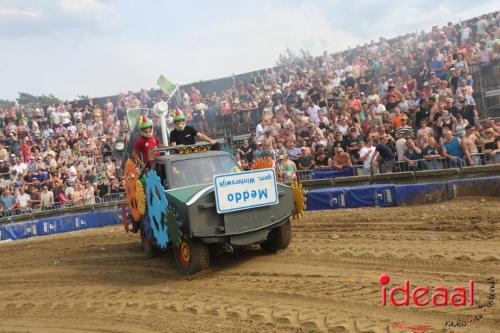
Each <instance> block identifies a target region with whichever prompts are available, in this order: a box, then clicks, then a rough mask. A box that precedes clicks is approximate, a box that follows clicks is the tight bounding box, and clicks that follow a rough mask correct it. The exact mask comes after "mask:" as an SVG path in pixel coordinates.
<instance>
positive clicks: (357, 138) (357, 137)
mask: <svg viewBox="0 0 500 333" xmlns="http://www.w3.org/2000/svg"><path fill="white" fill-rule="evenodd" d="M362 140H363V137H362V136H361V134H359V132H358V129H357V128H356V127H351V128H350V129H349V136H348V137H347V138H346V143H347V153H348V154H349V156H351V157H352V156H353V155H354V154H356V153H357V152H358V151H359V149H360V148H359V146H358V144H359V142H361V141H362Z"/></svg>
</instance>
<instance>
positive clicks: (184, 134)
mask: <svg viewBox="0 0 500 333" xmlns="http://www.w3.org/2000/svg"><path fill="white" fill-rule="evenodd" d="M172 118H173V120H174V127H175V128H174V129H173V130H172V131H171V132H170V145H171V146H177V145H194V144H195V143H196V139H195V137H197V138H199V139H200V140H203V141H206V142H209V143H210V144H212V145H213V144H215V143H216V141H215V140H212V139H210V138H209V137H208V136H206V135H205V134H203V133H201V132H198V131H197V130H196V129H195V128H194V127H191V126H186V117H185V116H184V113H183V112H182V111H181V110H178V109H177V110H175V111H174V113H173V115H172Z"/></svg>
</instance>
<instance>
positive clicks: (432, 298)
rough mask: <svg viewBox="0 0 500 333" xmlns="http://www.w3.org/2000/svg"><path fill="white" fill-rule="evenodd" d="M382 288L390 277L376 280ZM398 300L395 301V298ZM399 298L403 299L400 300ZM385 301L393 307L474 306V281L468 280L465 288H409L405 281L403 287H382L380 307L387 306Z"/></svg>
mask: <svg viewBox="0 0 500 333" xmlns="http://www.w3.org/2000/svg"><path fill="white" fill-rule="evenodd" d="M378 281H379V283H380V284H381V285H382V286H386V285H388V284H389V282H390V281H391V277H390V276H389V275H387V274H382V275H380V276H379V278H378ZM395 296H397V298H398V299H396V297H395ZM401 296H403V298H402V299H401ZM387 299H389V302H390V303H392V304H393V305H395V306H408V305H410V303H411V302H413V304H415V305H416V306H426V305H428V304H429V303H432V305H434V306H447V305H452V306H467V305H469V306H470V305H474V281H473V280H470V281H469V285H468V286H467V287H461V286H458V287H457V286H454V287H450V288H448V287H443V286H436V287H433V288H429V287H415V288H413V289H411V288H410V281H409V280H405V281H404V285H403V286H402V287H401V286H396V287H394V288H392V289H388V288H386V287H382V305H384V306H385V305H387Z"/></svg>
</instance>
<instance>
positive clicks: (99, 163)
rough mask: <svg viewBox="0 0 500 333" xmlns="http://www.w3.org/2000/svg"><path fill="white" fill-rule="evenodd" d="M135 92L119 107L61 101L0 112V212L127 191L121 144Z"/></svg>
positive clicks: (107, 197)
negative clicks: (117, 148)
mask: <svg viewBox="0 0 500 333" xmlns="http://www.w3.org/2000/svg"><path fill="white" fill-rule="evenodd" d="M138 101H140V97H137V96H135V95H134V94H132V93H131V92H130V93H129V94H127V95H124V96H121V97H120V99H119V103H118V105H117V106H115V105H113V103H112V102H111V100H108V101H107V102H106V103H105V104H104V105H98V104H96V103H94V102H93V100H92V99H90V100H88V101H86V102H85V103H78V102H77V101H74V102H61V103H58V104H52V105H49V106H46V107H42V106H40V105H30V104H28V105H24V106H15V107H13V108H10V109H0V191H1V194H0V212H1V213H2V215H3V216H11V215H16V214H20V213H21V214H22V213H26V212H32V211H36V210H50V209H54V208H58V207H61V206H79V205H86V204H93V203H96V202H100V201H103V200H104V201H107V200H113V199H117V198H118V197H119V196H121V194H122V193H123V192H124V180H123V170H122V169H121V158H122V155H121V154H120V153H119V152H116V151H115V144H116V143H117V141H120V140H123V139H124V136H125V131H126V130H127V126H126V122H125V110H126V108H127V107H129V106H130V105H134V106H137V105H140V104H141V102H138Z"/></svg>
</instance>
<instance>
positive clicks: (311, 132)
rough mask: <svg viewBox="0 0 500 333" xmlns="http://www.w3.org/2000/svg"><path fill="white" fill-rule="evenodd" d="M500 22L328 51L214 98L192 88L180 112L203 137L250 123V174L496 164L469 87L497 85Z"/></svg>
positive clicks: (495, 133)
mask: <svg viewBox="0 0 500 333" xmlns="http://www.w3.org/2000/svg"><path fill="white" fill-rule="evenodd" d="M499 19H500V15H498V13H495V14H489V15H484V16H481V17H478V18H476V19H474V20H472V21H469V22H464V23H462V24H461V25H459V26H456V25H453V24H452V23H451V22H450V23H448V24H447V25H446V26H443V27H441V28H438V27H433V29H432V31H430V32H427V33H426V32H423V31H422V32H420V33H411V34H406V35H404V36H400V37H398V38H395V39H393V40H391V41H387V40H385V39H384V38H380V40H379V41H378V42H377V43H376V42H374V41H371V42H370V43H368V44H366V45H364V46H360V47H357V48H355V49H350V50H348V51H346V52H342V53H339V54H329V53H328V52H326V51H325V52H324V54H323V55H322V56H321V57H319V58H312V57H311V58H306V59H302V60H301V61H299V62H295V63H293V64H290V65H287V66H282V67H278V68H270V69H267V70H264V71H260V72H258V73H254V74H252V75H251V76H250V78H249V80H246V81H244V80H237V81H236V82H235V84H234V87H233V88H231V89H229V90H227V91H224V92H222V93H219V94H215V93H214V94H211V95H208V96H202V95H201V94H200V92H199V91H198V90H197V89H196V88H194V87H192V88H191V92H190V94H189V93H188V92H184V93H183V96H184V98H183V105H182V107H183V108H184V111H185V112H186V114H190V115H191V119H192V121H193V122H194V123H198V124H199V126H200V127H201V128H205V127H208V129H209V130H210V129H211V128H212V126H213V124H214V123H215V124H217V123H223V124H224V126H225V127H226V128H230V127H231V126H232V127H233V128H239V129H241V128H243V131H245V130H246V129H247V127H249V126H251V125H250V124H254V121H255V120H256V119H257V120H258V124H257V125H256V129H255V132H254V133H253V136H252V137H251V138H250V140H249V142H248V140H246V141H245V142H244V143H243V145H242V146H241V147H239V150H238V152H237V159H238V161H239V163H240V164H241V165H242V167H243V168H245V169H247V168H250V167H251V165H252V161H253V160H254V159H255V158H256V157H263V156H269V157H270V158H271V159H272V160H273V161H275V162H277V163H276V165H277V168H278V169H279V171H280V172H281V173H282V174H284V175H289V176H288V177H296V173H295V172H292V171H296V170H311V169H317V168H334V169H339V170H340V169H344V168H350V167H352V166H356V167H357V168H358V174H360V173H361V174H370V173H372V172H375V173H377V172H381V173H384V172H392V171H395V170H396V171H397V170H408V169H410V168H417V167H418V168H419V169H423V168H425V169H429V168H431V169H436V168H443V167H455V166H465V165H478V164H484V163H494V162H495V161H496V162H498V161H499V159H500V158H499V155H500V154H499V152H500V141H499V136H500V126H499V124H496V123H495V121H494V120H487V121H485V122H484V123H480V122H479V118H478V110H477V104H476V101H475V100H474V97H473V89H474V79H481V80H482V81H483V83H485V82H484V81H485V80H488V79H489V78H491V77H492V75H489V74H491V72H494V73H496V75H493V77H494V78H495V79H496V80H497V79H498V77H499V67H498V66H499V59H500V39H499V38H500V29H499ZM216 112H220V114H219V116H218V117H219V118H216V117H215V116H214V114H216ZM210 119H216V120H215V121H214V120H212V121H210ZM204 122H206V123H208V126H207V124H205V123H204ZM211 124H212V125H211Z"/></svg>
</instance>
